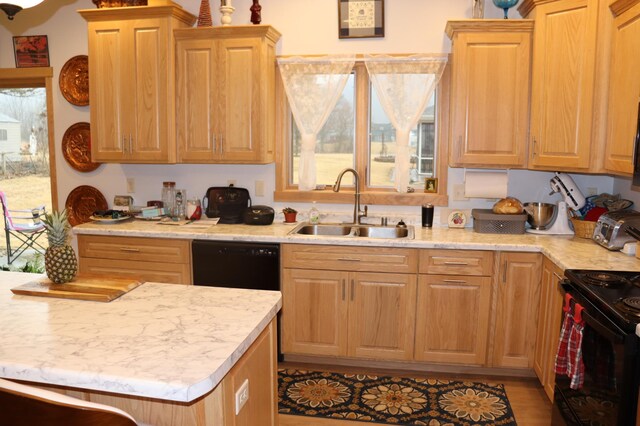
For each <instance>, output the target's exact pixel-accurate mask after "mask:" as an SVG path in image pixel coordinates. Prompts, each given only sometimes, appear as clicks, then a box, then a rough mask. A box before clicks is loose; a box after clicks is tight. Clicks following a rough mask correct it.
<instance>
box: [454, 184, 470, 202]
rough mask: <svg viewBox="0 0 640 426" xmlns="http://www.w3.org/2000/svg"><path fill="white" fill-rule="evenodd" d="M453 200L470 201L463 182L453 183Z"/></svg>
mask: <svg viewBox="0 0 640 426" xmlns="http://www.w3.org/2000/svg"><path fill="white" fill-rule="evenodd" d="M453 201H469V198H467V197H465V196H464V184H463V183H458V184H455V185H453Z"/></svg>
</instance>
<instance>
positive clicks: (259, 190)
mask: <svg viewBox="0 0 640 426" xmlns="http://www.w3.org/2000/svg"><path fill="white" fill-rule="evenodd" d="M256 197H264V181H263V180H257V181H256Z"/></svg>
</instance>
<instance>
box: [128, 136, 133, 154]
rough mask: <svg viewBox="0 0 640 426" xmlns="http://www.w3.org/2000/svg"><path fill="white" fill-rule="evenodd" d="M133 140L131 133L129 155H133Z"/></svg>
mask: <svg viewBox="0 0 640 426" xmlns="http://www.w3.org/2000/svg"><path fill="white" fill-rule="evenodd" d="M132 140H133V139H132V138H131V133H129V154H133V142H132Z"/></svg>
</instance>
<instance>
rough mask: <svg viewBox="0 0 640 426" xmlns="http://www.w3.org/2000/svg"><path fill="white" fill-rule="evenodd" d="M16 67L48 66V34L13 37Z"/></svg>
mask: <svg viewBox="0 0 640 426" xmlns="http://www.w3.org/2000/svg"><path fill="white" fill-rule="evenodd" d="M13 51H14V53H15V57H16V68H30V67H48V66H49V43H48V41H47V36H46V35H35V36H16V37H13Z"/></svg>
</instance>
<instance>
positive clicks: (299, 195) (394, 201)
mask: <svg viewBox="0 0 640 426" xmlns="http://www.w3.org/2000/svg"><path fill="white" fill-rule="evenodd" d="M353 195H354V193H353V190H351V191H350V190H340V192H333V191H332V190H331V189H324V190H319V191H298V190H295V189H289V190H285V191H275V192H274V194H273V199H274V201H289V202H302V203H305V202H307V203H310V202H313V201H317V202H322V203H328V204H331V203H335V204H351V203H353ZM360 203H361V204H363V205H365V204H371V205H394V206H398V205H403V206H420V205H422V204H426V203H431V204H433V205H434V206H447V205H449V197H448V196H447V195H446V194H431V193H424V192H412V193H407V194H400V193H397V192H391V191H389V192H386V191H380V192H374V191H367V192H363V193H361V194H360Z"/></svg>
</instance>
